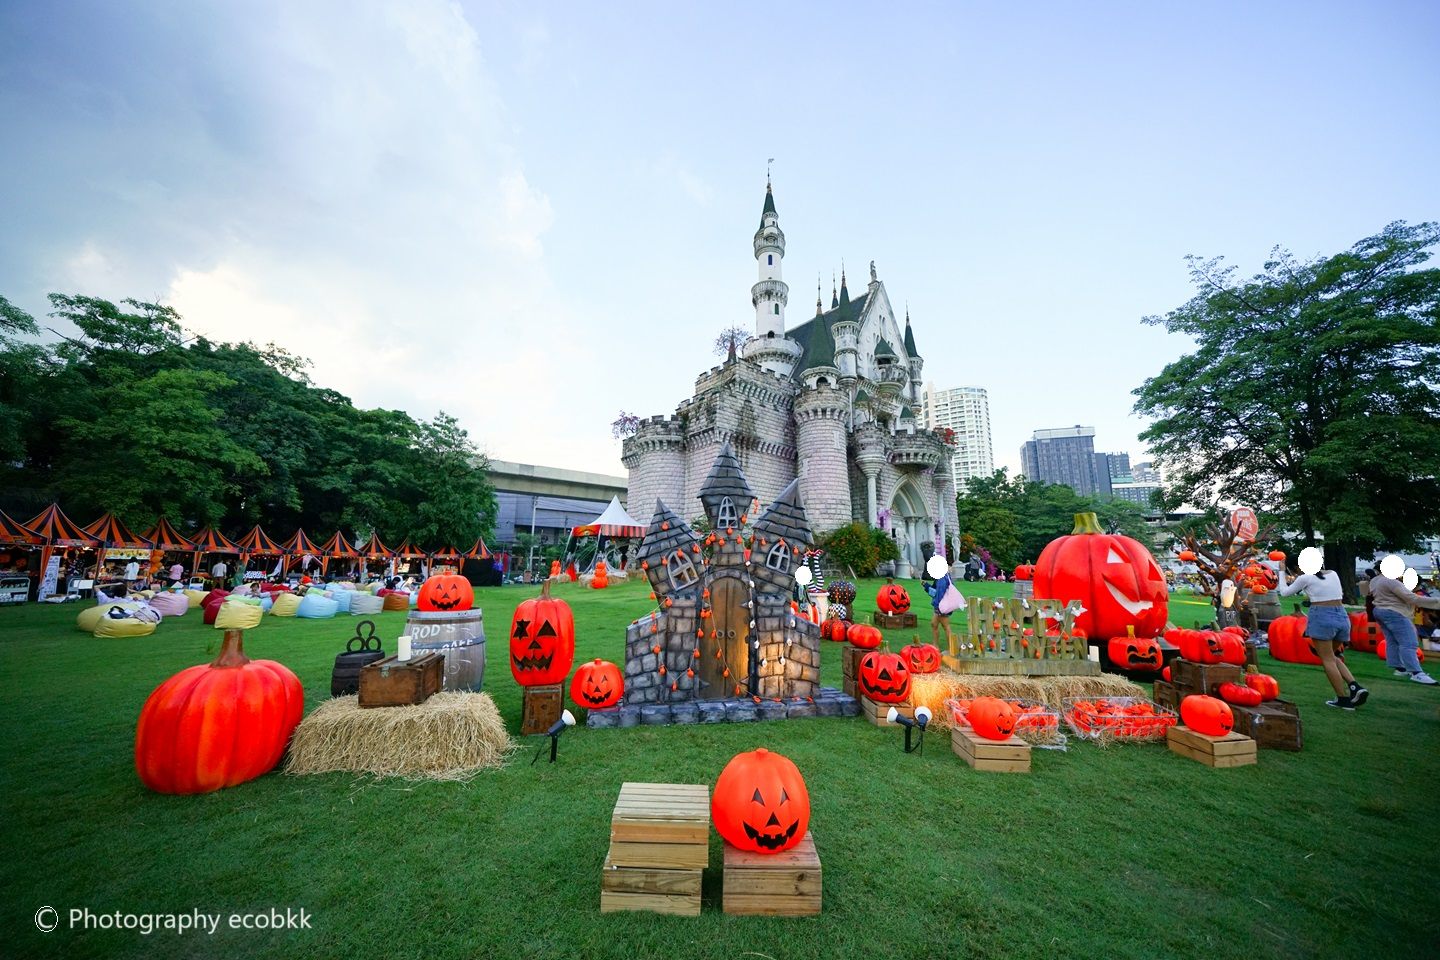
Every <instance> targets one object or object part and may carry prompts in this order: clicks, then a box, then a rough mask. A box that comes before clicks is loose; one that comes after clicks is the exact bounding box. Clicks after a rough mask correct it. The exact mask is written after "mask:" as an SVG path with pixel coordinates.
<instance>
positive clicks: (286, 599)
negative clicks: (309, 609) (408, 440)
mask: <svg viewBox="0 0 1440 960" xmlns="http://www.w3.org/2000/svg"><path fill="white" fill-rule="evenodd" d="M299 609H300V598H299V597H298V596H296V595H295V594H293V593H277V594H275V603H274V605H273V606H271V607H270V616H272V617H293V616H295V611H297V610H299Z"/></svg>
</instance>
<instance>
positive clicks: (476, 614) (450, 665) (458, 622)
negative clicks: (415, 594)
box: [405, 607, 485, 692]
mask: <svg viewBox="0 0 1440 960" xmlns="http://www.w3.org/2000/svg"><path fill="white" fill-rule="evenodd" d="M405 632H406V633H408V634H409V635H410V642H411V647H412V649H413V650H414V651H415V655H416V656H417V657H418V656H419V655H420V654H422V653H428V652H434V653H440V654H444V656H445V679H444V685H443V687H442V689H444V690H459V691H464V690H469V691H474V692H478V691H479V690H480V688H481V685H482V684H483V682H484V680H485V617H484V614H482V613H481V612H480V610H479V608H478V607H477V608H476V609H474V610H447V611H443V612H442V611H438V610H437V611H429V610H412V611H411V612H410V619H409V620H408V621H406V624H405Z"/></svg>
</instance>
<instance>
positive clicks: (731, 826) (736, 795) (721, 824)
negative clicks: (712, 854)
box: [710, 749, 810, 853]
mask: <svg viewBox="0 0 1440 960" xmlns="http://www.w3.org/2000/svg"><path fill="white" fill-rule="evenodd" d="M710 818H711V820H713V821H714V822H715V832H717V833H719V834H720V836H722V837H724V838H725V839H726V840H727V841H729V842H730V843H731V844H732V845H733V846H736V847H739V848H740V849H741V850H752V851H754V852H756V853H779V852H780V851H782V850H786V849H789V848H790V847H793V846H795V844H797V843H799V842H800V841H801V840H802V839H804V837H805V831H806V830H807V829H809V826H810V792H809V791H808V790H807V789H806V788H805V779H804V778H803V777H801V776H800V771H799V769H797V768H796V766H795V764H794V763H792V762H791V761H790V759H789V758H788V757H784V756H781V755H780V754H778V753H771V752H770V751H768V750H765V749H759V750H752V751H751V752H749V753H741V754H737V755H736V756H734V757H733V758H732V759H731V760H730V762H729V763H727V764H726V765H725V769H724V770H722V771H720V778H719V779H718V780H717V781H716V782H715V792H714V793H713V794H712V795H711V798H710Z"/></svg>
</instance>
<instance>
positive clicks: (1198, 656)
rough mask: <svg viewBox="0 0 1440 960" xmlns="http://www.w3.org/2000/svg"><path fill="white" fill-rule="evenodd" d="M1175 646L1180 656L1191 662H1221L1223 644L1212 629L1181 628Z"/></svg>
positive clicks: (1223, 650) (1223, 651) (1218, 635)
mask: <svg viewBox="0 0 1440 960" xmlns="http://www.w3.org/2000/svg"><path fill="white" fill-rule="evenodd" d="M1179 633H1180V637H1179V642H1178V644H1177V646H1179V647H1180V656H1181V657H1183V658H1185V659H1186V660H1189V661H1190V662H1191V663H1204V664H1212V663H1221V662H1223V657H1224V654H1225V646H1224V644H1223V642H1222V641H1221V639H1220V634H1219V633H1217V632H1215V631H1214V630H1181V631H1179Z"/></svg>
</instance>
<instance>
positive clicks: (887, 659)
mask: <svg viewBox="0 0 1440 960" xmlns="http://www.w3.org/2000/svg"><path fill="white" fill-rule="evenodd" d="M858 679H859V682H860V692H861V693H862V694H863V695H864V696H867V697H869V698H870V699H871V700H874V701H875V702H876V703H904V702H905V701H906V700H907V699H909V697H910V668H909V667H908V666H906V665H905V660H904V658H903V657H901V656H900V654H898V653H881V652H880V651H879V650H871V651H869V652H868V653H866V654H865V655H864V656H863V657H861V658H860V671H859V677H858Z"/></svg>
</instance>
